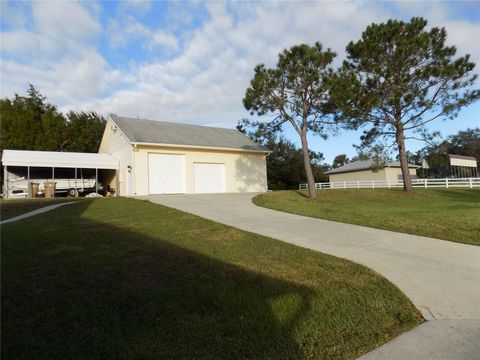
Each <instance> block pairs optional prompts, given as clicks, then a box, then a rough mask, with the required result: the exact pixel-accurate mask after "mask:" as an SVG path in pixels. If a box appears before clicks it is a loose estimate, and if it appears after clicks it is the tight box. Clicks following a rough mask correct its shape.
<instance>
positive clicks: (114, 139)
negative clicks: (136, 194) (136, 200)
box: [98, 119, 133, 196]
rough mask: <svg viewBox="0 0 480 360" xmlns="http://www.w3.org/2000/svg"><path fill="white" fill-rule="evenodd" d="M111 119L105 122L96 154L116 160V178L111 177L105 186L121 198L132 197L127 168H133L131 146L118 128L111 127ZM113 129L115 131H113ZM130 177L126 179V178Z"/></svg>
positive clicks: (131, 185)
mask: <svg viewBox="0 0 480 360" xmlns="http://www.w3.org/2000/svg"><path fill="white" fill-rule="evenodd" d="M113 125H114V124H113V122H112V120H111V119H109V120H108V121H107V124H106V125H105V131H104V133H103V137H102V142H101V144H100V148H99V150H98V152H99V153H100V154H102V153H103V154H110V155H112V156H114V157H115V158H117V159H118V161H119V165H120V169H119V171H118V178H117V177H113V178H111V179H110V182H109V183H108V184H105V185H110V187H112V188H114V189H116V190H117V194H119V195H121V196H127V195H133V183H132V184H129V182H132V181H133V180H132V179H133V177H132V175H131V170H130V172H129V166H130V167H131V168H133V146H132V145H131V144H130V142H129V141H128V139H127V138H126V136H125V135H124V134H123V133H122V131H121V130H120V129H119V128H118V127H116V126H115V127H113V128H112V126H113ZM114 129H115V130H114ZM129 176H130V177H131V178H130V179H128V178H127V177H129ZM129 186H130V189H131V191H130V192H131V193H130V194H129V191H128V189H127V188H128V187H129Z"/></svg>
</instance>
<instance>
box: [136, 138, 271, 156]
mask: <svg viewBox="0 0 480 360" xmlns="http://www.w3.org/2000/svg"><path fill="white" fill-rule="evenodd" d="M130 144H132V145H133V146H157V147H170V148H181V149H185V148H186V149H201V150H215V151H222V150H223V151H231V152H248V153H261V154H270V153H271V151H270V150H253V149H240V148H226V147H216V146H200V145H179V144H166V143H148V142H138V141H137V142H136V141H130Z"/></svg>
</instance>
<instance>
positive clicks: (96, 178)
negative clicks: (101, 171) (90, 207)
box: [95, 169, 98, 194]
mask: <svg viewBox="0 0 480 360" xmlns="http://www.w3.org/2000/svg"><path fill="white" fill-rule="evenodd" d="M95 194H98V169H95Z"/></svg>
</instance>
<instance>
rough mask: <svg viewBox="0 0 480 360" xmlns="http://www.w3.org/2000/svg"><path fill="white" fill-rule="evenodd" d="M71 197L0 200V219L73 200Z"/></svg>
mask: <svg viewBox="0 0 480 360" xmlns="http://www.w3.org/2000/svg"><path fill="white" fill-rule="evenodd" d="M75 200H78V198H77V199H72V198H65V197H62V198H52V199H15V200H0V220H6V219H10V218H12V217H15V216H18V215H21V214H25V213H27V212H29V211H33V210H36V209H40V208H42V207H45V206H48V205H53V204H59V203H63V202H67V201H75Z"/></svg>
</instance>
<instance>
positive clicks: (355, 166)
mask: <svg viewBox="0 0 480 360" xmlns="http://www.w3.org/2000/svg"><path fill="white" fill-rule="evenodd" d="M375 165H376V164H375V160H374V159H367V160H357V161H352V162H351V163H348V164H346V165H344V166H340V167H339V168H336V169H332V170H330V171H326V172H325V174H339V173H346V172H351V171H361V170H370V169H371V168H372V167H374V166H375ZM383 167H400V162H399V161H387V162H386V163H385V164H384V166H383ZM408 167H409V168H415V169H416V168H419V167H420V166H418V165H414V164H408Z"/></svg>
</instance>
